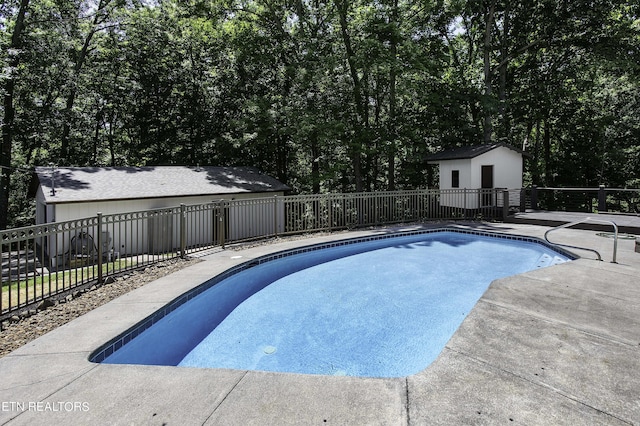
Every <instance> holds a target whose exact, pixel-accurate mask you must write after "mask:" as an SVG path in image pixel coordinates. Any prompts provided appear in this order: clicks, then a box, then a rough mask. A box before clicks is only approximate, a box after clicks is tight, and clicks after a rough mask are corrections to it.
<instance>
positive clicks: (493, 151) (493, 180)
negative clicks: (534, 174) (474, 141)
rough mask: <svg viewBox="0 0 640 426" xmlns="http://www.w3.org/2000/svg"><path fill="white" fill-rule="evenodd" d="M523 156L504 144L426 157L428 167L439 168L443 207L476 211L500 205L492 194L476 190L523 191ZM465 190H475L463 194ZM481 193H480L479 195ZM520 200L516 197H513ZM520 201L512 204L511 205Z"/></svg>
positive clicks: (512, 201) (500, 201)
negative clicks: (434, 166) (501, 189)
mask: <svg viewBox="0 0 640 426" xmlns="http://www.w3.org/2000/svg"><path fill="white" fill-rule="evenodd" d="M522 155H523V152H522V151H520V150H519V149H517V148H514V147H512V146H509V145H506V144H500V143H496V144H490V145H476V146H466V147H461V148H453V149H448V150H445V151H442V152H439V153H435V154H432V155H429V156H427V163H428V164H438V165H439V169H440V173H439V179H440V189H441V190H447V191H446V193H444V194H443V195H442V196H441V199H440V204H441V205H443V206H449V207H457V208H466V209H477V208H480V207H487V206H497V205H501V204H502V199H500V197H495V196H493V195H492V193H493V194H495V192H494V191H484V194H478V191H476V190H478V189H481V190H482V189H484V190H489V189H494V188H503V189H516V188H517V189H520V188H522V171H523V159H522ZM465 189H471V190H474V191H473V192H471V191H470V192H469V193H468V194H466V193H465ZM481 192H483V191H481ZM516 197H519V195H516ZM511 203H514V204H518V203H519V200H511V201H510V204H511Z"/></svg>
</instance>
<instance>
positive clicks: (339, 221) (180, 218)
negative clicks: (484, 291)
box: [0, 189, 520, 320]
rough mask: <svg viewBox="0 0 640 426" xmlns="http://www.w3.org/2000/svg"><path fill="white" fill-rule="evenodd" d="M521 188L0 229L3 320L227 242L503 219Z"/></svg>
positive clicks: (258, 203)
mask: <svg viewBox="0 0 640 426" xmlns="http://www.w3.org/2000/svg"><path fill="white" fill-rule="evenodd" d="M519 196H520V190H519V189H518V190H514V191H505V190H503V189H475V190H471V189H469V190H467V189H459V190H457V189H456V190H446V191H440V190H421V191H396V192H378V193H356V194H322V195H292V196H280V197H278V196H275V197H269V198H257V199H242V200H219V201H216V202H211V203H207V204H198V205H184V204H183V205H180V206H176V207H171V208H164V209H156V210H147V211H138V212H128V213H120V214H111V215H102V214H101V213H97V214H96V216H94V217H89V218H83V219H77V220H71V221H66V222H56V223H48V224H43V225H36V226H30V227H25V228H18V229H11V230H6V231H2V232H0V238H1V240H2V243H1V245H0V254H1V257H2V292H1V293H0V302H1V304H2V310H1V312H0V320H1V319H4V318H7V317H9V316H11V315H14V314H15V313H16V312H19V311H23V310H27V309H35V308H36V307H37V304H38V303H40V302H41V301H43V300H45V299H52V298H61V297H65V296H66V295H68V294H69V293H73V292H75V291H79V290H80V289H81V288H83V287H87V286H90V285H93V284H95V283H102V282H104V280H105V278H106V277H108V276H112V275H115V274H121V273H123V272H126V271H128V270H132V269H137V268H140V267H143V266H146V265H149V264H153V263H156V262H159V261H162V260H167V259H171V258H175V257H185V256H186V255H188V254H189V253H193V252H197V251H201V250H205V249H210V248H213V247H224V245H225V244H226V243H230V242H239V241H245V240H251V239H260V238H268V237H273V236H278V235H290V234H300V233H307V232H315V231H331V230H339V229H349V228H358V227H363V226H380V225H388V224H395V223H403V222H405V223H406V222H420V221H431V220H474V219H482V220H492V219H498V220H501V219H503V218H504V217H505V216H506V214H507V212H508V210H509V208H510V207H511V208H512V207H513V206H518V205H519V203H520V200H519Z"/></svg>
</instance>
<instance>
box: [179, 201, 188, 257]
mask: <svg viewBox="0 0 640 426" xmlns="http://www.w3.org/2000/svg"><path fill="white" fill-rule="evenodd" d="M186 226H187V217H186V213H185V205H184V203H180V258H182V259H184V258H185V256H186V253H185V252H186V250H187V232H186V229H185V228H186Z"/></svg>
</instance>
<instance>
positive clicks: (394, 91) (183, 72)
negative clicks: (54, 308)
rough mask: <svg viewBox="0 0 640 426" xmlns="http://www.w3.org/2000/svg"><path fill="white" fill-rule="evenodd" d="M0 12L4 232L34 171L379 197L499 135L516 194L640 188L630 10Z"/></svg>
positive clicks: (563, 3)
mask: <svg viewBox="0 0 640 426" xmlns="http://www.w3.org/2000/svg"><path fill="white" fill-rule="evenodd" d="M1 1H2V3H0V46H1V49H0V67H1V68H0V69H1V70H2V71H1V73H0V91H1V92H2V97H3V100H4V101H3V103H2V105H1V106H0V108H1V110H0V120H2V122H1V124H2V141H1V151H0V155H1V157H0V167H1V168H2V173H1V179H0V229H4V228H5V227H15V226H23V225H28V224H31V223H32V222H33V218H34V214H33V202H32V201H31V200H29V199H28V197H27V194H28V190H27V189H28V185H29V182H30V180H31V176H32V171H33V167H34V166H38V165H44V166H48V165H51V166H145V165H147V166H152V165H169V164H177V165H196V164H200V165H217V166H228V165H229V166H254V167H257V168H258V169H260V170H261V171H262V172H265V173H267V174H270V175H273V176H275V177H277V178H278V179H280V180H281V181H282V182H284V183H286V184H288V185H290V186H291V187H292V188H293V190H294V191H295V192H299V193H319V192H329V191H341V192H350V191H376V190H395V189H414V188H425V187H427V186H432V185H433V184H434V177H433V173H432V169H430V168H429V167H427V166H426V164H425V156H426V155H427V154H429V153H432V152H435V151H438V150H440V149H443V148H448V147H453V146H460V145H476V144H481V143H488V142H503V143H507V144H510V145H513V146H515V147H517V148H519V149H524V150H525V151H526V152H527V153H529V154H530V157H529V159H528V161H527V167H526V173H525V182H526V184H537V185H539V186H578V187H593V186H597V185H599V184H604V185H607V186H613V187H635V188H638V187H640V90H639V83H640V14H639V12H640V4H638V2H636V1H634V2H626V1H619V0H592V1H587V0H520V1H501V0H377V1H367V0H353V1H348V0H329V1H321V0H161V1H150V0H149V1H135V0H99V1H96V0H94V1H79V0H1Z"/></svg>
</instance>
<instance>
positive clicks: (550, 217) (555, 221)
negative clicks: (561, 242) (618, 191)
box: [507, 210, 640, 235]
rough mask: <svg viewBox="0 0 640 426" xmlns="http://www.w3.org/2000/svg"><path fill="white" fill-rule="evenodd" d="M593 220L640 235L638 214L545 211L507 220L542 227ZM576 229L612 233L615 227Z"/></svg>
mask: <svg viewBox="0 0 640 426" xmlns="http://www.w3.org/2000/svg"><path fill="white" fill-rule="evenodd" d="M587 218H592V219H595V220H599V221H610V222H614V223H615V224H616V226H617V227H618V232H620V233H627V234H634V235H640V215H637V214H616V213H578V212H556V211H544V210H527V211H525V212H522V213H516V214H514V215H512V216H509V217H508V218H507V222H510V223H522V224H529V225H541V226H559V225H564V224H565V223H571V222H576V221H579V220H584V219H587ZM573 227H574V228H576V229H587V230H593V231H604V232H612V231H613V227H612V226H611V225H610V224H608V223H597V222H586V223H580V224H578V225H575V226H573Z"/></svg>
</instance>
